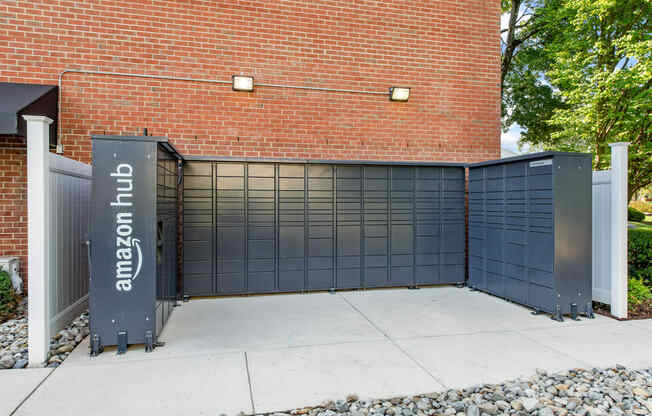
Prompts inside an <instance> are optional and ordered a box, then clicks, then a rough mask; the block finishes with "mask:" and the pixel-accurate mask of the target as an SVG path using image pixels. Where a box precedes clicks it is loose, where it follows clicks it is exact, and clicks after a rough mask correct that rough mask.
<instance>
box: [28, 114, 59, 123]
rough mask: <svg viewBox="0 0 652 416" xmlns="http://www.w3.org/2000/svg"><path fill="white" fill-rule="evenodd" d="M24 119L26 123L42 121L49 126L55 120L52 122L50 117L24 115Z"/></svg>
mask: <svg viewBox="0 0 652 416" xmlns="http://www.w3.org/2000/svg"><path fill="white" fill-rule="evenodd" d="M23 118H24V119H25V120H26V121H42V122H44V123H47V124H52V123H53V122H54V120H52V119H51V118H50V117H46V116H30V115H24V116H23Z"/></svg>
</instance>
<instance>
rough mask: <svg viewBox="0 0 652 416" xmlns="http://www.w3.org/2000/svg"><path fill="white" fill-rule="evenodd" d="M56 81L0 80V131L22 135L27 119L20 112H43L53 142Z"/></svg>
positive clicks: (33, 113) (31, 114)
mask: <svg viewBox="0 0 652 416" xmlns="http://www.w3.org/2000/svg"><path fill="white" fill-rule="evenodd" d="M58 98H59V97H58V88H57V86H56V85H37V84H16V83H13V82H0V134H9V135H17V136H25V135H26V128H27V123H26V122H25V120H24V119H23V117H22V116H23V115H30V116H46V117H49V118H51V119H52V120H54V122H53V123H52V124H51V125H50V145H51V146H52V145H54V146H56V144H57V100H58Z"/></svg>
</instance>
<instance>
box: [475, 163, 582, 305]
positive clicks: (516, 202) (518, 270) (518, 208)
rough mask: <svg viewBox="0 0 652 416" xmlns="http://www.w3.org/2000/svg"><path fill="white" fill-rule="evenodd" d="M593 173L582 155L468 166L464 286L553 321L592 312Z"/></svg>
mask: <svg viewBox="0 0 652 416" xmlns="http://www.w3.org/2000/svg"><path fill="white" fill-rule="evenodd" d="M591 175H592V174H591V156H590V155H589V154H582V153H560V152H544V153H535V154H531V155H526V156H519V157H513V158H507V159H502V160H495V161H489V162H482V163H477V164H472V165H470V166H469V281H468V284H469V286H470V287H472V288H475V289H478V290H482V291H485V292H489V293H492V294H494V295H497V296H500V297H503V298H506V299H510V300H512V301H515V302H517V303H521V304H523V305H527V306H530V307H532V308H535V309H536V310H540V311H545V312H548V313H551V314H553V315H554V316H555V318H560V316H561V314H569V313H571V312H575V311H572V310H571V305H575V306H576V307H577V308H578V310H579V311H580V312H582V311H584V312H586V313H588V314H591V313H592V311H591V302H592V296H591V215H592V211H591V203H592V202H591V186H592V185H591ZM573 308H574V307H573Z"/></svg>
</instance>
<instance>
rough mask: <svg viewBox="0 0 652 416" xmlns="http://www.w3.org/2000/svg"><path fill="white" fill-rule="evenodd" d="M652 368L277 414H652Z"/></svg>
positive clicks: (352, 400)
mask: <svg viewBox="0 0 652 416" xmlns="http://www.w3.org/2000/svg"><path fill="white" fill-rule="evenodd" d="M650 397H652V369H647V370H631V369H627V368H625V367H621V366H618V367H616V368H608V369H591V370H583V369H573V370H570V371H564V372H559V373H554V374H548V373H547V372H545V371H543V370H537V373H536V374H535V375H534V376H532V377H530V378H520V379H518V380H513V381H509V382H506V383H503V384H485V385H481V386H474V387H469V388H465V389H461V390H448V391H444V392H439V393H431V394H426V395H419V396H407V397H396V398H391V399H384V400H367V399H364V400H363V399H360V398H358V397H357V396H356V395H351V396H349V397H347V398H346V399H345V400H338V401H330V400H328V401H325V402H324V403H322V404H321V405H319V406H316V407H306V408H301V409H294V410H291V411H288V412H285V413H269V414H268V415H273V416H288V415H307V416H337V415H347V416H375V415H377V416H381V415H388V416H426V415H450V416H453V415H456V416H484V415H488V416H493V415H537V416H556V415H559V416H565V415H577V416H600V415H614V416H615V415H649V414H652V399H651V398H650Z"/></svg>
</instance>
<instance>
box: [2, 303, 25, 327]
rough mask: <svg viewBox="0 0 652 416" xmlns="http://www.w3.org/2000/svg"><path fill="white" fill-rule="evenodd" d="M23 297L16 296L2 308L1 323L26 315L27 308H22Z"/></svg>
mask: <svg viewBox="0 0 652 416" xmlns="http://www.w3.org/2000/svg"><path fill="white" fill-rule="evenodd" d="M21 306H22V304H21V298H20V297H18V296H16V297H14V299H13V300H12V301H11V302H9V303H8V304H7V305H4V307H3V308H0V324H2V323H4V322H7V321H8V320H10V319H19V318H21V317H23V316H24V315H25V310H23V309H26V308H21Z"/></svg>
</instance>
